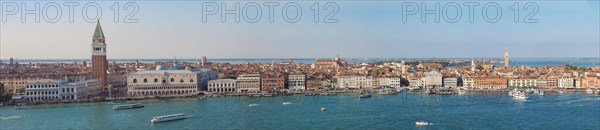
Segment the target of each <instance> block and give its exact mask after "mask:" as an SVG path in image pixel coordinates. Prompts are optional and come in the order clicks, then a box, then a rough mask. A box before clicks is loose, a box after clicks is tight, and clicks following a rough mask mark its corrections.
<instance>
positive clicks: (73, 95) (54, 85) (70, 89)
mask: <svg viewBox="0 0 600 130" xmlns="http://www.w3.org/2000/svg"><path fill="white" fill-rule="evenodd" d="M101 93H102V87H101V82H100V80H98V79H86V80H81V81H75V82H67V80H54V79H39V80H36V81H33V82H27V83H26V85H25V95H23V96H21V97H19V98H21V99H23V100H25V101H29V102H35V101H58V100H82V99H93V98H95V97H98V96H100V94H101Z"/></svg>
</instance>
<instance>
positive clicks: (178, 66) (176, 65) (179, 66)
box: [169, 63, 181, 70]
mask: <svg viewBox="0 0 600 130" xmlns="http://www.w3.org/2000/svg"><path fill="white" fill-rule="evenodd" d="M169 69H170V70H181V65H180V64H179V63H173V66H171V68H169Z"/></svg>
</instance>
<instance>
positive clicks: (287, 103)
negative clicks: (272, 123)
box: [283, 102, 292, 105]
mask: <svg viewBox="0 0 600 130" xmlns="http://www.w3.org/2000/svg"><path fill="white" fill-rule="evenodd" d="M290 104H292V102H283V105H290Z"/></svg>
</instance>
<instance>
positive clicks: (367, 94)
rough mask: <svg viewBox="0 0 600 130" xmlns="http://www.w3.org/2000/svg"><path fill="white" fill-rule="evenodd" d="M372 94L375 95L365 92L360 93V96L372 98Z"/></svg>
mask: <svg viewBox="0 0 600 130" xmlns="http://www.w3.org/2000/svg"><path fill="white" fill-rule="evenodd" d="M371 96H373V95H371V93H365V94H361V95H359V96H358V97H359V98H370V97H371Z"/></svg>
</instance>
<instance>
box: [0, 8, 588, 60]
mask: <svg viewBox="0 0 600 130" xmlns="http://www.w3.org/2000/svg"><path fill="white" fill-rule="evenodd" d="M19 3H20V2H19ZM135 3H136V4H137V5H138V6H139V8H140V10H139V12H137V14H136V15H135V18H136V19H138V20H139V22H138V23H123V22H119V23H115V22H113V18H112V14H111V13H112V12H110V11H111V10H109V6H111V5H112V3H111V2H98V4H99V5H101V6H102V8H103V16H102V18H101V20H100V22H101V23H102V25H103V28H104V32H105V35H106V37H107V40H106V44H107V50H109V52H110V53H109V54H108V55H107V57H108V58H109V59H116V58H127V59H129V58H131V59H139V58H174V57H177V58H200V57H202V56H207V57H209V58H331V57H333V56H335V55H336V54H339V55H340V56H342V57H357V58H359V57H373V58H379V57H384V58H389V57H394V58H399V57H415V58H429V57H441V58H455V57H467V58H468V57H498V58H501V57H502V56H503V51H504V48H505V47H508V48H509V49H510V50H511V57H598V55H600V54H599V52H600V51H599V50H600V44H599V43H600V41H599V40H600V37H599V35H600V32H599V31H598V30H599V29H600V27H599V24H598V23H599V22H600V21H599V17H598V16H599V15H600V14H599V12H598V11H597V10H598V7H599V2H598V1H541V2H536V4H537V5H538V6H539V11H538V12H537V14H536V15H535V16H534V17H533V18H535V19H538V20H539V22H537V23H523V22H519V23H515V22H513V19H512V17H513V14H512V12H511V10H509V7H510V6H511V4H512V2H499V3H500V5H501V7H502V8H503V12H502V18H501V20H500V21H498V22H497V23H489V22H485V21H484V20H483V19H482V18H481V17H480V16H481V14H480V13H481V12H475V15H474V16H476V17H475V19H474V20H475V22H473V23H470V22H469V21H468V17H467V12H466V10H467V9H466V8H464V7H463V9H462V10H463V12H462V19H461V20H460V21H458V22H456V23H449V22H446V21H444V19H442V20H441V22H440V23H436V22H434V17H433V16H428V18H427V19H428V21H427V22H426V23H422V22H421V21H420V16H418V14H417V15H415V16H409V17H408V21H407V22H406V23H405V22H402V11H403V10H402V8H401V7H402V4H403V2H393V1H390V2H384V1H379V2H369V3H367V2H361V1H346V2H344V1H342V2H336V4H337V5H338V6H339V11H338V12H337V14H336V15H335V16H334V18H335V19H338V20H339V22H338V23H323V22H319V23H314V22H312V20H313V19H312V16H313V15H312V14H311V12H309V11H310V10H309V6H311V3H310V2H299V3H300V5H301V6H302V8H303V14H302V15H303V16H302V18H301V20H300V21H299V22H297V23H288V22H285V21H284V20H283V19H282V18H281V16H280V14H278V13H281V11H280V9H279V10H276V12H275V14H276V15H275V19H274V22H273V23H270V22H268V18H267V14H266V8H263V11H262V12H263V14H262V15H263V17H262V19H261V20H260V21H258V22H256V23H248V22H245V21H244V20H241V21H242V22H240V23H236V22H234V20H233V19H234V17H233V16H229V17H227V19H228V21H227V22H225V23H222V22H221V21H220V19H221V17H220V16H217V15H215V16H209V17H208V21H207V22H206V23H204V22H202V11H203V10H202V8H201V7H202V6H203V5H202V1H199V2H193V1H183V2H182V1H178V2H166V1H141V2H135ZM446 3H447V2H446ZM83 4H85V1H82V2H81V5H80V6H79V7H81V6H83ZM121 4H124V3H121ZM230 4H232V5H233V3H230ZM259 4H261V5H262V3H260V2H259ZM283 4H285V2H282V3H281V5H280V6H279V8H280V7H281V6H282V5H283ZM428 4H429V5H428V6H433V3H428ZM444 4H445V3H444V2H442V4H441V5H442V6H443V5H444ZM459 4H461V5H462V3H459ZM484 4H485V2H481V5H480V6H479V7H478V8H476V9H477V10H476V11H478V10H481V6H483V5H484ZM27 5H33V3H31V4H30V3H27ZM41 5H44V3H43V2H42V4H41ZM242 5H244V4H243V3H242ZM80 13H81V11H75V16H80V15H81V14H80ZM122 13H124V12H122ZM124 15H125V13H124V14H121V17H122V16H124ZM321 15H323V16H324V15H326V14H325V13H322V14H321ZM521 15H527V12H522V13H521ZM33 17H34V16H33V15H27V20H28V22H26V23H22V22H21V21H20V15H18V14H17V15H10V16H6V18H7V22H2V23H1V24H0V26H1V28H2V29H1V30H0V37H1V38H0V59H8V58H11V57H14V58H19V59H71V58H75V59H87V58H89V55H90V51H89V46H90V44H91V41H90V38H91V37H92V34H93V31H92V30H93V29H94V27H95V23H88V22H86V21H84V20H83V19H82V18H81V17H75V19H74V22H73V23H69V22H68V17H67V15H66V9H63V16H62V20H60V21H58V22H57V23H48V22H45V21H44V20H41V21H42V22H40V23H36V22H34V21H33ZM521 17H523V16H521ZM3 18H4V16H3ZM32 52H35V53H32Z"/></svg>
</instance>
